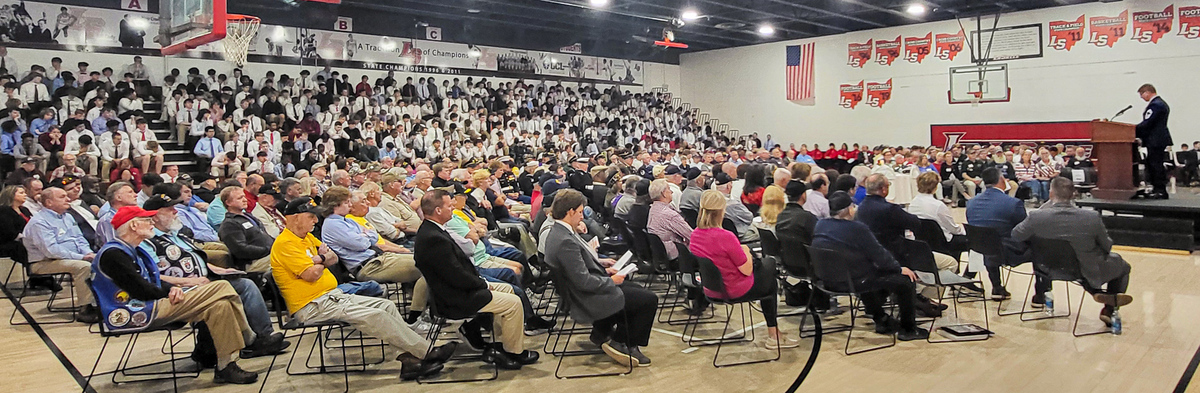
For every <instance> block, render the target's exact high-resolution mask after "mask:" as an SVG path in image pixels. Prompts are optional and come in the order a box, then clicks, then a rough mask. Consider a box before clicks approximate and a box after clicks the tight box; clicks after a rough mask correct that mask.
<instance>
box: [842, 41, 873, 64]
mask: <svg viewBox="0 0 1200 393" xmlns="http://www.w3.org/2000/svg"><path fill="white" fill-rule="evenodd" d="M873 46H874V43H873V42H872V40H867V42H866V43H863V44H853V43H852V44H850V60H849V61H847V62H846V65H848V66H851V67H858V68H862V67H863V66H864V65H867V62H868V61H871V48H872V47H873Z"/></svg>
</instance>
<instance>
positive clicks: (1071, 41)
mask: <svg viewBox="0 0 1200 393" xmlns="http://www.w3.org/2000/svg"><path fill="white" fill-rule="evenodd" d="M1083 17H1084V16H1083V15H1080V16H1079V19H1075V20H1074V21H1065V20H1056V21H1053V22H1050V47H1051V48H1054V49H1055V50H1065V51H1070V50H1071V48H1073V47H1074V46H1075V44H1076V43H1078V42H1079V41H1080V40H1082V39H1083Z"/></svg>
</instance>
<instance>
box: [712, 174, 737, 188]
mask: <svg viewBox="0 0 1200 393" xmlns="http://www.w3.org/2000/svg"><path fill="white" fill-rule="evenodd" d="M713 179H714V180H715V181H716V182H717V184H718V185H721V184H726V183H729V182H731V181H733V178H732V177H729V174H728V173H725V172H721V173H718V174H717V176H716V177H714V178H713Z"/></svg>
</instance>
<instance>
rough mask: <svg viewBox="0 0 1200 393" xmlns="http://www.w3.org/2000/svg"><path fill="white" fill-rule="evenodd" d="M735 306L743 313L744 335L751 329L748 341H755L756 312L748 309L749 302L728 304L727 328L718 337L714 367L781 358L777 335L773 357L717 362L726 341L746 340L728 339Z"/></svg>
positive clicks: (763, 361)
mask: <svg viewBox="0 0 1200 393" xmlns="http://www.w3.org/2000/svg"><path fill="white" fill-rule="evenodd" d="M772 300H774V299H772ZM733 308H737V309H738V310H739V311H740V312H741V314H742V315H741V320H742V329H743V332H742V335H743V336H745V335H746V332H745V331H746V330H749V331H750V333H749V334H750V340H748V341H749V342H754V336H753V334H754V313H750V312H748V311H747V309H749V308H750V304H749V302H743V303H739V304H737V305H727V308H726V309H727V310H729V315H727V316H726V319H725V329H723V330H722V331H721V337H720V338H718V339H717V351H716V352H715V353H713V367H716V368H721V367H730V366H741V365H745V364H756V363H766V362H774V361H776V360H779V358H780V357H781V356H782V353H783V352H782V350H781V349H780V348H779V336H778V335H776V336H775V357H773V358H766V359H756V360H747V361H741V362H734V363H724V364H721V363H718V362H717V358H718V357H720V356H721V347H722V346H724V345H725V344H726V343H729V342H738V341H744V340H739V339H728V338H726V337H725V336H726V335H727V334H728V333H729V321H730V320H731V319H732V318H731V317H732V316H733Z"/></svg>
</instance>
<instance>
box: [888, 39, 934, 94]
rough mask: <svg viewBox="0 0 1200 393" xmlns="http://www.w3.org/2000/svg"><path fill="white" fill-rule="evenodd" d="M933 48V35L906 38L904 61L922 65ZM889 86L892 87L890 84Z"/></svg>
mask: <svg viewBox="0 0 1200 393" xmlns="http://www.w3.org/2000/svg"><path fill="white" fill-rule="evenodd" d="M932 47H933V33H932V32H930V33H929V34H926V35H925V36H924V37H905V38H904V60H908V62H909V63H920V62H922V61H924V60H925V56H927V55H929V52H930V51H931V50H932ZM888 85H891V83H889V84H888Z"/></svg>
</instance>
